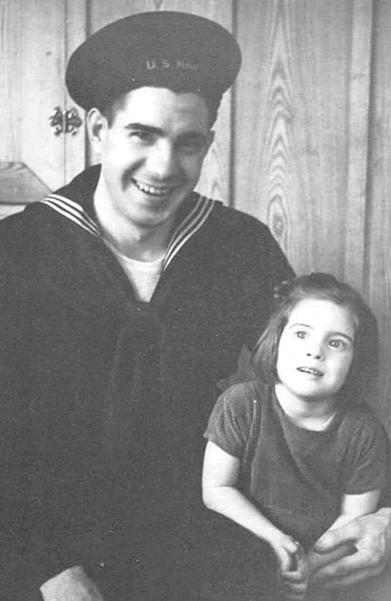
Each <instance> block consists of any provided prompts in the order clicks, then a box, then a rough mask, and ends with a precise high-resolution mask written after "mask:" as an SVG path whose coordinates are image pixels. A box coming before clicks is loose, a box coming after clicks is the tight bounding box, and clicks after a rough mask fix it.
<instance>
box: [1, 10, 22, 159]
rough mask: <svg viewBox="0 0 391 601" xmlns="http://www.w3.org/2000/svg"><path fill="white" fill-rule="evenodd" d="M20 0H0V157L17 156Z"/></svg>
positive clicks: (18, 135) (18, 140)
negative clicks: (0, 0)
mask: <svg viewBox="0 0 391 601" xmlns="http://www.w3.org/2000/svg"><path fill="white" fill-rule="evenodd" d="M22 8H23V7H22V3H21V0H8V1H4V2H1V3H0V32H1V35H0V140H1V143H0V160H1V161H12V160H19V159H20V156H21V154H20V136H21V127H20V114H21V106H22V95H21V94H20V87H21V85H22V73H21V45H22V28H21V12H22Z"/></svg>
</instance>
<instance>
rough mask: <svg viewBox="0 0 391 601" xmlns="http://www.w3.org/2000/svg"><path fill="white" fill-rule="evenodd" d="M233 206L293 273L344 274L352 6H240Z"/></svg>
mask: <svg viewBox="0 0 391 601" xmlns="http://www.w3.org/2000/svg"><path fill="white" fill-rule="evenodd" d="M237 6H238V26H237V27H238V38H239V41H240V43H241V46H242V49H243V55H244V62H243V69H242V72H241V75H240V78H239V81H238V85H237V89H236V100H237V103H236V107H235V108H236V119H235V122H236V128H235V161H234V163H235V206H237V207H238V208H241V209H243V210H245V211H248V212H250V213H252V214H254V215H256V216H258V217H259V218H260V219H261V220H263V221H265V222H266V223H268V225H269V226H270V228H271V230H272V232H273V234H274V235H275V237H276V238H277V239H278V241H279V242H280V244H281V246H282V247H283V249H284V250H285V251H286V253H287V255H288V256H289V258H290V260H291V262H292V264H293V266H294V267H295V269H296V270H297V271H298V272H308V271H310V270H314V269H318V270H325V271H326V270H327V271H332V272H333V273H335V274H336V275H338V276H342V275H343V254H344V220H343V217H344V201H345V198H346V187H347V164H346V156H347V155H346V153H347V148H348V138H347V136H348V128H347V125H346V124H347V108H348V107H347V89H348V79H347V72H348V65H349V55H350V46H351V30H350V23H351V19H352V2H340V1H339V0H329V1H328V2H324V1H323V0H311V1H305V0H303V1H299V2H298V1H297V0H274V1H273V0H259V1H258V2H254V1H253V0H240V2H238V3H237Z"/></svg>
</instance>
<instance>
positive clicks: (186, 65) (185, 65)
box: [176, 60, 200, 71]
mask: <svg viewBox="0 0 391 601" xmlns="http://www.w3.org/2000/svg"><path fill="white" fill-rule="evenodd" d="M176 67H177V69H184V70H186V71H198V69H199V68H200V66H199V65H197V64H196V63H191V62H190V61H180V60H177V62H176Z"/></svg>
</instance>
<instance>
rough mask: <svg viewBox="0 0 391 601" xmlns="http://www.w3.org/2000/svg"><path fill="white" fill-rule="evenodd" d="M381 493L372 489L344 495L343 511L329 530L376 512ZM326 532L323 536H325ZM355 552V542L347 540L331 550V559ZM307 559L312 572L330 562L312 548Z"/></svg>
mask: <svg viewBox="0 0 391 601" xmlns="http://www.w3.org/2000/svg"><path fill="white" fill-rule="evenodd" d="M380 494H381V490H380V489H378V490H370V491H369V492H366V493H362V494H360V495H344V496H343V498H342V503H341V513H340V515H339V516H338V517H337V519H336V520H335V522H333V524H332V525H331V526H330V528H328V530H327V532H330V531H331V530H337V529H338V528H340V527H341V526H344V525H345V524H347V523H348V522H350V521H352V520H354V519H355V518H358V517H361V516H364V515H368V514H370V513H374V512H375V511H376V509H377V505H378V502H379V497H380ZM324 534H326V533H324ZM324 534H323V535H322V537H321V538H323V536H324ZM319 540H320V539H319ZM316 544H317V543H315V545H316ZM355 552H356V547H355V546H354V545H353V543H350V542H345V543H343V544H341V545H340V546H339V547H338V549H337V550H336V551H334V552H332V551H331V552H330V561H334V559H333V557H334V555H335V559H339V558H340V557H345V556H349V555H352V554H354V553H355ZM307 560H308V567H309V571H310V573H314V572H316V571H317V570H318V569H319V567H322V565H323V564H327V563H328V561H327V554H324V553H322V554H320V555H319V554H318V553H317V552H316V551H314V550H311V551H310V552H309V553H308V555H307Z"/></svg>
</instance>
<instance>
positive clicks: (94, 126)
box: [86, 108, 108, 154]
mask: <svg viewBox="0 0 391 601" xmlns="http://www.w3.org/2000/svg"><path fill="white" fill-rule="evenodd" d="M86 122H87V132H88V138H89V140H90V142H91V145H92V147H93V149H94V150H95V152H97V153H98V154H100V152H101V148H102V143H103V141H104V139H105V134H106V131H107V129H108V124H107V119H106V117H105V116H104V115H102V113H101V112H100V110H99V109H97V108H93V109H91V110H90V111H89V112H88V114H87V119H86Z"/></svg>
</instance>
